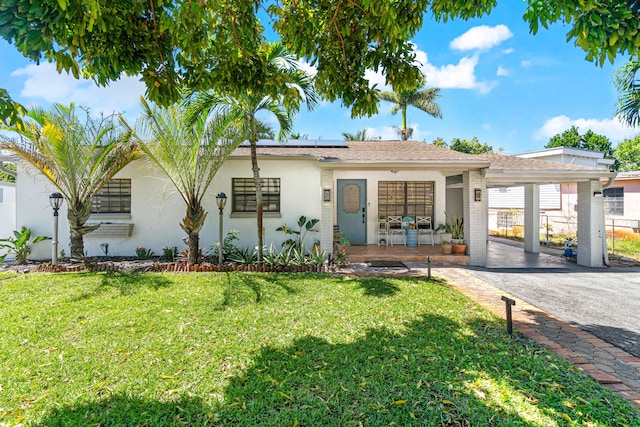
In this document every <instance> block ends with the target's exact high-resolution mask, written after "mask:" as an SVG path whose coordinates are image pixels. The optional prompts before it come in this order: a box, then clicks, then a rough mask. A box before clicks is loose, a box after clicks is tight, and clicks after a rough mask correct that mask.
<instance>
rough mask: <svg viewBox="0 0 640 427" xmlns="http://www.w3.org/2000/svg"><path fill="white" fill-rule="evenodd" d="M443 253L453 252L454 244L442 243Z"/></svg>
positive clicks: (449, 253)
mask: <svg viewBox="0 0 640 427" xmlns="http://www.w3.org/2000/svg"><path fill="white" fill-rule="evenodd" d="M440 246H441V247H442V253H443V254H445V255H451V254H452V253H453V245H452V244H451V243H442V244H441V245H440Z"/></svg>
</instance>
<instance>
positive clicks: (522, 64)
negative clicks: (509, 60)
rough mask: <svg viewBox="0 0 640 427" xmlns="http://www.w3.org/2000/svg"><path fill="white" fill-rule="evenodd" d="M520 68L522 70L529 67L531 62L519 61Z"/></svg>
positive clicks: (526, 60)
mask: <svg viewBox="0 0 640 427" xmlns="http://www.w3.org/2000/svg"><path fill="white" fill-rule="evenodd" d="M520 66H521V67H522V68H527V67H530V66H531V61H530V60H528V59H525V60H523V61H521V62H520Z"/></svg>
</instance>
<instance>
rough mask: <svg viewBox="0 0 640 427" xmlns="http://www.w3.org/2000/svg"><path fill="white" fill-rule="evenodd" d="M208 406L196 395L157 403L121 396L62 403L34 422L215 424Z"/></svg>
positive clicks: (69, 425)
mask: <svg viewBox="0 0 640 427" xmlns="http://www.w3.org/2000/svg"><path fill="white" fill-rule="evenodd" d="M213 416H214V414H213V412H212V410H211V408H208V407H207V406H206V405H205V404H203V402H202V400H201V399H199V398H186V397H182V398H181V399H180V400H176V401H170V402H159V401H157V400H140V399H135V398H131V397H128V396H123V395H116V396H111V397H110V398H109V399H105V400H101V401H97V402H89V403H84V404H82V405H79V406H64V407H61V408H56V409H54V410H52V411H51V412H50V413H48V414H47V415H46V416H45V417H44V418H43V420H42V421H41V422H40V423H38V424H34V425H36V426H42V427H44V426H47V427H54V426H60V427H75V426H78V427H79V426H118V427H120V426H143V425H144V426H156V427H157V426H211V425H214V424H215V423H214V420H213V419H212V417H213Z"/></svg>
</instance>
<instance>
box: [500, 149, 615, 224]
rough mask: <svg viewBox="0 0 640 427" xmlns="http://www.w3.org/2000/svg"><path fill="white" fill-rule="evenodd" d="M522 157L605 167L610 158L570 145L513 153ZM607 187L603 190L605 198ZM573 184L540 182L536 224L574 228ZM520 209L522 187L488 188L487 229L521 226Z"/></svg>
mask: <svg viewBox="0 0 640 427" xmlns="http://www.w3.org/2000/svg"><path fill="white" fill-rule="evenodd" d="M514 156H515V157H520V158H523V159H536V160H546V161H550V162H559V163H565V164H570V165H581V166H587V167H591V168H595V169H601V170H603V171H608V170H609V167H610V166H611V165H613V163H614V160H613V159H607V158H605V157H604V153H601V152H598V151H590V150H583V149H579V148H570V147H556V148H549V149H545V150H539V151H532V152H527V153H522V154H515V155H514ZM608 192H609V190H605V191H604V194H605V202H606V197H607V194H608ZM577 204H578V199H577V185H576V184H575V183H564V184H561V183H554V184H544V185H540V213H541V224H540V228H541V229H543V230H544V229H545V228H546V225H547V223H548V224H549V226H550V227H551V229H552V230H553V231H554V232H568V233H574V234H575V233H576V232H577V229H576V227H577V225H576V224H577ZM523 213H524V187H523V186H516V187H502V188H492V189H490V190H489V230H492V231H505V230H511V229H512V228H513V226H522V221H523Z"/></svg>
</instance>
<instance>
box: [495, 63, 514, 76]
mask: <svg viewBox="0 0 640 427" xmlns="http://www.w3.org/2000/svg"><path fill="white" fill-rule="evenodd" d="M496 75H497V76H500V77H509V76H510V75H511V70H509V69H507V68H504V67H503V66H502V65H499V66H498V71H496Z"/></svg>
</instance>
